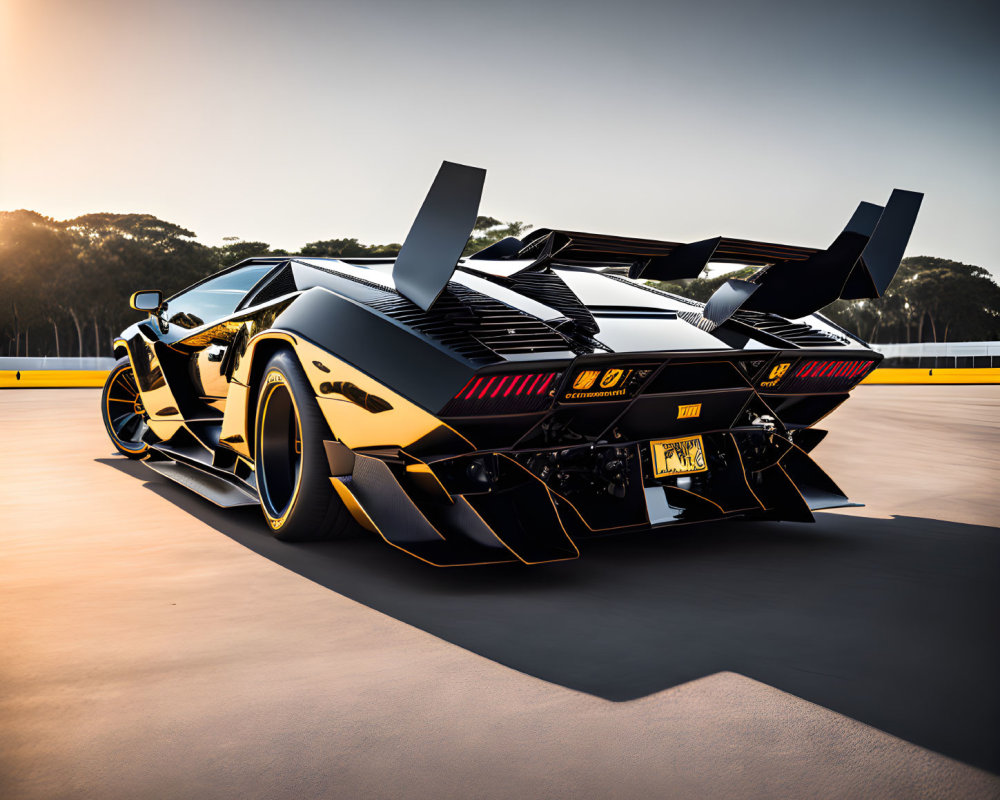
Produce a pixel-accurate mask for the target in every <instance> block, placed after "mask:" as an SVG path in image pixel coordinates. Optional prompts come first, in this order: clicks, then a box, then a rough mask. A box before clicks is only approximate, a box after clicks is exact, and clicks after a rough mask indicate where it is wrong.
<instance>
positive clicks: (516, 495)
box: [102, 162, 922, 566]
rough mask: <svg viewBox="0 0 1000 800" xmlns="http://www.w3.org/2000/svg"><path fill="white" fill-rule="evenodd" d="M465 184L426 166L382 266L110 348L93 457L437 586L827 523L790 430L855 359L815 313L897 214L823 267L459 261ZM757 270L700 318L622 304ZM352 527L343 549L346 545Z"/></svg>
mask: <svg viewBox="0 0 1000 800" xmlns="http://www.w3.org/2000/svg"><path fill="white" fill-rule="evenodd" d="M484 180H485V171H484V170H480V169H475V168H472V167H466V166H461V165H458V164H451V163H448V162H445V163H444V164H443V165H442V167H441V169H440V171H439V172H438V175H437V177H436V178H435V180H434V183H433V185H432V186H431V189H430V192H429V194H428V195H427V198H426V199H425V201H424V203H423V206H422V207H421V209H420V211H419V213H418V215H417V217H416V219H415V221H414V223H413V226H412V228H411V229H410V232H409V234H408V235H407V237H406V240H405V242H404V244H403V247H402V250H401V252H400V254H399V256H398V257H397V258H395V259H352V258H343V259H324V258H303V257H297V256H288V257H281V258H272V257H269V258H253V259H249V260H246V261H243V262H242V263H239V264H237V265H236V266H234V267H232V268H230V269H227V270H224V271H222V272H220V273H218V274H216V275H213V276H211V277H209V278H206V279H205V280H203V281H202V282H200V283H197V284H195V285H194V286H192V287H190V288H189V289H186V290H185V291H183V292H181V293H180V294H177V295H175V296H174V297H171V298H169V299H167V300H163V299H162V297H161V294H160V292H158V291H140V292H136V293H135V294H134V295H133V297H132V305H133V307H134V308H136V309H137V310H141V311H146V312H148V313H149V318H148V319H147V320H145V321H142V322H139V323H137V324H135V325H133V326H131V327H130V328H128V329H127V330H126V331H124V332H123V333H122V335H121V337H120V338H119V339H117V340H116V341H115V354H116V355H117V356H118V358H119V361H118V363H117V365H116V366H115V368H114V370H113V371H112V373H111V375H110V377H109V379H108V382H107V385H106V387H105V389H104V394H103V398H102V407H103V414H104V421H105V424H106V426H107V429H108V433H109V434H110V435H111V439H112V441H113V442H114V444H115V446H116V447H117V449H118V450H119V451H120V452H121V453H123V454H124V455H126V456H129V457H131V458H139V459H142V460H143V462H144V463H145V464H146V465H147V466H148V467H149V468H150V469H153V470H155V471H156V472H158V473H160V474H161V475H163V476H165V477H167V478H169V479H171V480H173V481H176V482H178V483H180V484H182V485H184V486H186V487H188V488H190V489H192V490H193V491H195V492H197V493H199V494H200V495H202V496H203V497H205V498H207V499H208V500H211V501H212V502H214V503H216V504H218V505H220V506H225V507H230V506H242V505H255V504H258V503H259V504H260V506H261V508H262V509H263V512H264V517H265V519H266V521H267V524H268V525H269V526H270V528H271V531H272V532H273V534H274V535H275V536H277V537H279V538H281V539H287V540H303V539H318V538H327V537H339V536H344V535H346V534H347V533H348V532H350V531H356V530H357V528H358V525H360V526H361V527H362V528H366V529H368V530H369V531H372V532H374V533H376V534H378V535H379V536H381V537H382V538H383V539H384V540H385V541H386V542H388V543H389V544H391V545H393V546H394V547H397V548H399V549H400V550H403V551H405V552H407V553H409V554H411V555H413V556H416V557H417V558H419V559H421V560H423V561H426V562H428V563H430V564H434V565H439V566H446V565H448V566H450V565H461V564H482V563H496V562H503V561H521V562H524V563H526V564H538V563H541V562H548V561H559V560H564V559H571V558H576V557H577V556H578V555H579V551H578V550H577V544H576V543H577V542H578V541H579V540H580V539H581V538H583V537H586V536H592V535H601V534H607V533H612V532H621V531H637V530H645V529H657V528H661V527H665V526H669V525H676V524H682V523H690V522H699V521H703V520H715V519H728V518H731V519H772V520H797V521H802V520H811V519H812V518H813V517H812V512H813V511H815V510H817V509H825V508H832V507H836V506H844V505H850V503H849V501H848V499H847V498H846V497H845V496H844V493H843V492H842V491H841V490H840V489H839V488H838V487H837V485H836V484H835V483H834V482H833V481H832V480H831V479H830V478H829V477H827V475H826V474H825V473H824V472H823V471H822V470H821V469H820V468H819V467H818V466H817V465H816V463H815V462H814V461H813V460H812V459H811V458H810V457H809V452H810V451H811V450H812V449H813V448H814V447H815V446H816V445H817V443H818V442H819V441H820V440H821V439H822V438H823V435H824V431H822V430H819V429H817V428H815V427H813V426H814V425H816V423H818V422H819V421H820V420H821V419H822V418H823V417H825V416H826V415H827V414H829V413H830V412H831V411H832V410H833V409H835V408H836V407H837V406H839V405H840V404H841V403H842V402H843V401H844V400H845V399H847V396H848V393H849V392H850V390H851V389H852V388H853V387H854V386H855V385H856V384H857V383H858V382H859V381H860V380H861V379H862V378H864V376H865V375H867V374H868V373H869V372H870V371H871V370H872V369H873V368H874V367H875V366H876V365H877V364H878V362H879V360H880V358H881V357H880V356H879V355H878V354H877V353H875V352H874V351H872V350H871V349H870V348H869V347H868V346H867V345H866V344H865V343H864V342H862V341H861V340H859V339H858V338H857V337H855V336H854V335H852V334H851V333H848V332H847V331H845V330H843V329H841V328H839V327H838V326H836V325H835V324H833V323H832V322H830V321H829V320H827V319H825V318H824V317H822V316H820V315H819V314H817V313H816V312H817V311H818V310H819V309H821V308H823V307H824V306H825V305H827V304H828V303H830V302H832V301H834V300H836V299H837V298H877V297H879V296H881V294H882V293H883V292H884V291H885V289H886V287H887V286H888V284H889V281H890V280H891V279H892V277H893V275H894V274H895V271H896V269H897V268H898V266H899V262H900V259H901V257H902V255H903V250H904V248H905V246H906V243H907V241H908V239H909V236H910V232H911V230H912V227H913V224H914V221H915V219H916V215H917V211H918V209H919V206H920V200H921V197H922V196H921V195H920V194H917V193H914V192H906V191H899V190H896V191H893V192H892V195H891V197H890V198H889V200H888V202H887V203H886V205H885V206H884V207H883V206H878V205H874V204H871V203H862V204H861V205H860V206H859V207H858V209H857V211H856V212H855V213H854V215H853V216H852V217H851V219H850V221H849V223H848V224H847V227H846V228H845V229H844V231H843V232H842V233H841V234H840V235H838V236H837V237H836V239H835V240H834V242H833V244H832V245H831V246H830V247H828V248H826V249H816V248H811V247H794V246H789V245H781V244H768V243H765V242H756V241H748V240H743V239H732V238H727V237H719V238H715V239H709V240H706V241H701V242H693V243H683V244H682V243H675V242H663V241H655V240H645V239H632V238H624V237H617V236H603V235H597V234H590V233H579V232H573V231H563V230H550V229H541V230H536V231H534V232H532V233H531V234H530V235H528V236H526V237H525V238H524V239H523V240H517V239H505V240H503V241H501V242H498V243H497V244H494V245H492V246H490V247H488V248H486V249H485V250H482V251H480V252H478V253H476V254H475V255H472V256H469V257H467V258H461V257H460V256H461V253H462V251H463V248H464V247H465V245H466V243H467V241H468V238H469V234H470V231H471V230H472V227H473V225H474V223H475V220H476V216H477V213H478V209H479V200H480V196H481V193H482V188H483V182H484ZM712 262H721V263H724V264H742V265H752V266H758V267H760V269H759V270H758V271H757V272H755V273H754V274H753V275H752V276H751V277H749V278H748V279H746V280H729V281H728V282H726V283H725V284H723V285H722V286H721V288H720V289H719V290H718V291H717V292H716V293H715V294H714V295H713V296H712V297H711V299H710V300H709V301H708V302H707V303H706V304H702V303H697V302H693V301H691V300H687V299H685V298H683V297H677V296H675V295H672V294H668V293H665V292H662V291H659V290H657V289H655V288H652V287H651V286H648V285H647V284H646V283H645V281H648V280H678V279H684V278H693V277H696V276H698V275H699V274H700V273H701V272H702V271H703V270H704V269H705V267H706V265H707V264H709V263H712ZM355 523H357V524H355Z"/></svg>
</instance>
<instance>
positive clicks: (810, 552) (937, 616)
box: [0, 386, 1000, 799]
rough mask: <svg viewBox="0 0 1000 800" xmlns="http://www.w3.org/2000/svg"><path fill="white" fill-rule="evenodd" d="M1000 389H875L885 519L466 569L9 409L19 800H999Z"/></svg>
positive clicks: (9, 686)
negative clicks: (304, 518)
mask: <svg viewBox="0 0 1000 800" xmlns="http://www.w3.org/2000/svg"><path fill="white" fill-rule="evenodd" d="M998 412H1000V387H997V386H912V387H910V386H864V387H861V388H859V389H858V390H857V391H856V392H855V396H854V397H853V398H852V399H851V400H850V401H849V402H848V403H847V404H846V405H845V406H844V408H842V409H840V410H838V411H837V412H835V413H834V414H833V415H832V416H831V417H830V418H829V419H828V420H825V421H824V423H823V426H825V427H828V428H829V429H830V431H831V432H830V435H829V437H828V438H827V440H826V441H824V442H823V443H822V444H821V445H820V447H819V448H818V449H817V451H816V453H815V456H816V458H817V460H818V461H819V463H820V464H821V465H822V466H823V467H824V468H825V469H827V471H828V472H829V473H830V474H831V476H832V477H833V478H834V479H835V480H837V481H838V482H839V483H840V485H841V486H842V487H843V488H844V489H845V491H846V492H847V493H848V494H849V495H850V496H851V497H852V499H855V500H858V501H860V502H865V503H868V507H866V508H863V509H851V510H845V511H843V512H836V513H827V514H822V515H819V517H818V519H819V521H818V523H817V524H815V525H791V524H786V523H781V524H778V523H753V524H735V525H702V526H690V527H685V528H679V529H674V530H671V531H663V532H659V533H656V534H647V535H645V536H637V535H633V536H625V537H613V538H608V539H602V540H595V541H590V542H585V543H583V544H582V545H581V550H582V553H583V555H582V558H581V559H580V560H578V561H574V562H568V563H563V564H553V565H547V566H540V567H530V568H529V567H523V566H504V567H488V568H471V569H461V570H438V569H434V568H432V567H428V566H426V565H423V564H421V563H419V562H417V561H415V560H412V559H409V558H408V557H407V556H405V555H404V554H402V553H399V552H398V551H396V550H394V549H392V548H389V547H387V546H385V545H384V544H382V543H381V542H380V541H376V540H375V539H373V538H361V539H356V540H351V541H346V542H332V543H320V544H313V545H287V544H282V543H279V542H275V541H274V540H272V539H271V538H270V537H269V536H268V533H267V530H266V526H264V525H263V523H262V521H261V519H260V517H259V515H258V514H257V513H256V512H255V511H253V510H242V511H239V512H236V513H232V512H223V511H221V510H219V509H217V508H215V507H214V506H212V505H210V504H208V503H207V502H205V501H203V500H201V499H200V498H198V497H196V496H193V495H191V494H190V493H187V492H185V491H184V490H183V489H181V488H179V487H175V486H174V485H172V484H170V483H169V482H167V481H166V480H165V479H163V478H161V477H160V476H158V475H156V474H155V473H153V472H151V471H149V470H147V469H146V468H145V467H143V466H142V465H140V464H136V463H134V462H129V461H127V460H125V459H123V458H121V457H118V456H115V455H112V454H111V447H110V444H109V442H108V440H107V438H106V435H105V433H104V430H103V426H102V425H101V421H100V414H99V392H98V391H95V390H87V389H79V390H71V389H64V390H55V389H52V390H4V391H0V633H2V635H3V639H2V641H3V649H2V651H0V797H3V798H53V797H73V798H102V799H103V798H135V797H144V798H147V797H148V798H175V797H176V798H191V797H198V798H216V797H218V798H230V797H232V798H284V797H289V798H292V797H294V798H305V797H343V798H367V797H386V798H390V797H391V798H425V797H427V798H507V797H518V798H536V797H537V798H554V797H560V798H561V797H602V798H603V797H623V798H624V797H629V798H631V797H698V796H702V797H733V798H743V797H761V798H765V797H803V796H813V797H838V798H839V797H894V798H899V797H927V796H934V797H1000V778H997V777H996V775H995V774H993V773H997V772H1000V690H998V688H997V683H998V682H997V680H996V676H997V675H998V674H1000V648H998V644H997V636H996V634H997V620H998V614H997V612H998V610H1000V581H998V580H997V576H998V569H1000V537H998V533H1000V531H998V530H997V520H998V519H1000V500H998V497H997V494H996V492H995V485H996V478H997V475H998V466H1000V464H998V461H1000V455H998V454H1000V448H998V445H1000V413H998Z"/></svg>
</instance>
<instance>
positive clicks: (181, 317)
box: [165, 264, 274, 328]
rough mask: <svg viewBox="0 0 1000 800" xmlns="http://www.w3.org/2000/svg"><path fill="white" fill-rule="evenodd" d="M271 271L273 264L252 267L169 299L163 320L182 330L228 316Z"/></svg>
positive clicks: (236, 271)
mask: <svg viewBox="0 0 1000 800" xmlns="http://www.w3.org/2000/svg"><path fill="white" fill-rule="evenodd" d="M273 268H274V264H255V265H253V266H249V267H243V268H242V269H236V270H233V271H232V272H227V273H225V274H224V275H219V276H218V277H217V278H210V279H209V280H207V281H205V282H204V283H201V284H198V285H197V286H195V287H194V288H193V289H189V290H188V291H186V292H181V293H180V294H178V295H176V296H174V297H172V298H170V300H168V301H167V303H166V306H165V314H166V319H167V321H168V322H169V323H171V324H172V325H179V326H180V327H182V328H197V327H199V326H201V325H204V324H205V323H207V322H212V321H213V320H216V319H219V318H220V317H225V316H228V315H229V314H232V313H233V311H235V310H236V306H238V305H239V302H240V300H242V299H243V297H244V296H245V295H246V293H247V292H248V291H250V289H252V288H253V286H254V285H255V284H256V283H257V281H259V280H260V279H261V278H263V277H264V276H265V275H266V274H267V273H268V272H270V271H271V270H272V269H273Z"/></svg>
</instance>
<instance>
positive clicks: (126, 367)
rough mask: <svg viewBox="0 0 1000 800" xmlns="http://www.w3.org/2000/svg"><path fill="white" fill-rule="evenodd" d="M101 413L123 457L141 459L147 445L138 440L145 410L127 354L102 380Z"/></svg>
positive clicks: (141, 433)
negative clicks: (103, 381)
mask: <svg viewBox="0 0 1000 800" xmlns="http://www.w3.org/2000/svg"><path fill="white" fill-rule="evenodd" d="M101 415H102V416H103V417H104V427H105V428H107V431H108V436H110V437H111V443H112V444H113V445H114V446H115V449H117V450H118V452H119V453H121V454H122V455H123V456H128V457H129V458H142V457H143V456H144V455H145V454H146V452H147V451H148V450H149V445H148V444H146V443H145V442H144V441H142V435H143V434H144V433H145V432H146V429H147V427H148V426H147V425H146V409H145V408H143V405H142V397H141V396H140V395H139V386H138V384H137V383H136V382H135V374H134V373H133V372H132V365H131V364H130V363H129V360H128V356H126V357H125V358H123V359H121V360H119V361H118V363H117V364H115V366H114V369H112V370H111V374H110V375H108V379H107V381H105V383H104V392H103V393H102V394H101Z"/></svg>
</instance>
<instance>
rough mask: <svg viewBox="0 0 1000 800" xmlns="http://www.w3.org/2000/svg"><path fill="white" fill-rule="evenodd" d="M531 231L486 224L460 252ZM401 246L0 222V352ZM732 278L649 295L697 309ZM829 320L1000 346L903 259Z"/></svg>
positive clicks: (932, 275) (966, 285)
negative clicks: (145, 305)
mask: <svg viewBox="0 0 1000 800" xmlns="http://www.w3.org/2000/svg"><path fill="white" fill-rule="evenodd" d="M530 227H531V226H529V225H526V224H524V223H522V222H501V221H500V220H498V219H495V218H493V217H486V216H481V217H479V218H478V220H477V221H476V226H475V229H474V231H473V235H472V237H471V238H470V239H469V243H468V245H467V246H466V249H465V253H466V254H469V253H473V252H475V251H477V250H481V249H482V248H483V247H486V246H488V245H490V244H492V243H494V242H496V241H499V240H500V239H502V238H504V237H506V236H515V237H519V236H521V235H522V234H523V233H524V232H525V231H527V230H529V229H530ZM399 248H400V245H399V243H390V244H364V243H361V242H359V241H358V240H357V239H350V238H344V239H324V240H318V241H315V242H309V243H307V244H305V245H303V247H302V248H301V249H300V250H298V251H297V252H296V253H289V252H287V251H285V250H281V249H275V248H271V247H270V246H269V245H268V244H267V243H266V242H256V241H243V240H241V239H237V238H229V239H226V240H224V241H223V244H221V245H218V246H209V245H205V244H202V243H200V242H198V241H197V238H196V237H195V234H194V233H193V232H192V231H190V230H188V229H186V228H183V227H181V226H179V225H176V224H174V223H171V222H166V221H164V220H161V219H157V218H156V217H154V216H152V215H149V214H111V213H99V214H85V215H83V216H81V217H76V218H74V219H70V220H55V219H52V218H51V217H46V216H43V215H41V214H38V213H36V212H34V211H24V210H21V211H7V212H0V354H2V355H7V356H15V355H19V356H27V355H30V356H107V355H110V354H111V342H112V339H113V338H114V336H115V335H117V334H118V333H119V332H120V331H121V330H122V329H123V328H125V327H126V326H128V325H129V324H131V323H132V322H134V321H135V320H136V319H138V318H139V316H140V315H138V314H137V313H136V312H134V311H132V310H131V309H130V308H129V307H128V299H129V296H130V295H131V294H132V292H133V291H135V290H136V289H151V288H156V289H160V290H162V291H163V292H164V295H165V296H170V295H171V294H174V293H176V292H178V291H180V290H181V289H183V288H184V287H186V286H189V285H190V284H192V283H194V282H196V281H198V280H200V279H201V278H204V277H205V276H207V275H211V274H212V273H213V272H217V271H218V270H220V269H223V268H224V267H227V266H230V265H232V264H235V263H237V262H238V261H241V260H242V259H244V258H248V257H250V256H263V255H273V256H282V255H301V256H313V257H317V256H328V257H344V258H347V257H354V258H358V257H378V256H385V257H391V256H395V255H396V254H397V253H398V252H399ZM752 271H753V270H752V268H749V269H747V270H742V271H740V272H737V273H735V274H737V275H740V274H748V273H749V272H752ZM727 277H731V275H726V276H720V277H715V278H697V279H694V280H690V281H683V282H678V283H662V282H661V283H658V284H656V285H657V286H659V287H660V288H663V289H665V290H667V291H671V292H675V293H677V294H681V295H684V296H687V297H692V298H694V299H696V300H702V301H704V300H706V299H707V298H708V297H709V296H710V295H711V294H712V292H713V291H715V289H716V288H718V286H719V285H721V284H722V282H723V281H724V280H725V279H726V278H727ZM824 313H825V314H827V315H828V316H830V317H831V318H832V319H833V320H834V321H835V322H837V323H838V324H840V325H841V326H843V327H845V328H847V329H849V330H851V331H854V332H855V333H857V334H859V335H860V336H862V337H863V338H865V339H867V340H869V341H879V342H884V343H892V342H910V341H962V340H966V341H968V340H978V339H1000V286H998V285H997V284H996V283H995V282H994V281H993V279H992V277H991V276H990V274H989V273H988V272H987V271H986V270H985V269H983V268H982V267H977V266H972V265H969V264H961V263H959V262H956V261H949V260H947V259H942V258H932V257H929V256H918V257H915V258H908V259H905V260H904V261H903V263H902V266H901V267H900V270H899V272H898V273H897V275H896V278H895V279H894V280H893V282H892V284H891V285H890V287H889V290H888V291H887V293H886V295H885V297H883V298H882V299H881V300H880V301H870V300H868V301H866V300H859V301H842V300H841V301H837V302H836V303H834V304H832V305H831V306H828V307H827V308H826V309H824Z"/></svg>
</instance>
